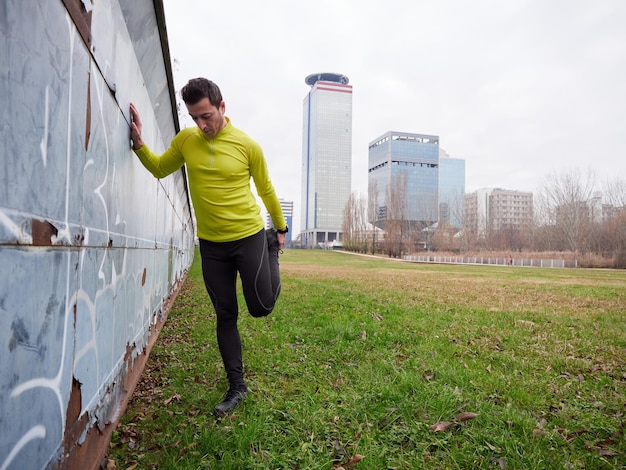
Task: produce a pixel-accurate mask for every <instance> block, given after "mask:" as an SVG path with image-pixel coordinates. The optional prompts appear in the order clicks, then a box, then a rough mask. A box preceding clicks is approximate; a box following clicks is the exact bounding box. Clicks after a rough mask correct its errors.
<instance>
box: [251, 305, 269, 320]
mask: <svg viewBox="0 0 626 470" xmlns="http://www.w3.org/2000/svg"><path fill="white" fill-rule="evenodd" d="M273 309H274V307H272V308H270V309H267V308H263V307H257V308H255V309H250V315H252V316H253V317H254V318H261V317H266V316H268V315H269V314H270V313H272V310H273Z"/></svg>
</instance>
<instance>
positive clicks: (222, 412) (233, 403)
mask: <svg viewBox="0 0 626 470" xmlns="http://www.w3.org/2000/svg"><path fill="white" fill-rule="evenodd" d="M247 394H248V390H246V389H232V388H231V389H229V390H228V392H226V395H224V398H222V401H221V402H220V403H219V404H218V405H217V406H216V407H215V409H214V410H213V413H215V416H217V417H218V418H222V417H224V416H226V415H227V414H228V413H230V412H231V411H233V410H234V409H235V408H237V406H238V405H239V403H241V402H242V401H243V399H244V398H246V395H247Z"/></svg>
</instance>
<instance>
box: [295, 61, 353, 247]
mask: <svg viewBox="0 0 626 470" xmlns="http://www.w3.org/2000/svg"><path fill="white" fill-rule="evenodd" d="M305 83H306V84H307V85H309V86H311V90H310V91H309V93H308V94H307V96H306V97H305V99H304V106H303V112H304V118H303V128H302V214H301V217H302V219H301V228H300V229H301V243H302V245H303V246H308V247H313V246H329V245H340V244H341V243H342V242H343V234H342V224H343V210H344V207H345V205H346V202H347V201H348V199H349V198H350V191H351V182H352V181H351V179H352V86H350V85H348V77H346V76H345V75H341V74H335V73H320V74H313V75H309V76H308V77H306V79H305Z"/></svg>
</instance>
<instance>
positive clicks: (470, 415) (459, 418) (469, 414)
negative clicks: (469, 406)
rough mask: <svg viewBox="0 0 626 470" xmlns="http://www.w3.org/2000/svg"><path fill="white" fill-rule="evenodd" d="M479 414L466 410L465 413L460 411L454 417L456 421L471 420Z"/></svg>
mask: <svg viewBox="0 0 626 470" xmlns="http://www.w3.org/2000/svg"><path fill="white" fill-rule="evenodd" d="M476 416H478V415H477V414H476V413H472V412H471V411H464V412H463V413H459V414H458V415H456V416H455V417H454V419H455V420H456V421H460V422H464V421H469V420H471V419H474V418H476Z"/></svg>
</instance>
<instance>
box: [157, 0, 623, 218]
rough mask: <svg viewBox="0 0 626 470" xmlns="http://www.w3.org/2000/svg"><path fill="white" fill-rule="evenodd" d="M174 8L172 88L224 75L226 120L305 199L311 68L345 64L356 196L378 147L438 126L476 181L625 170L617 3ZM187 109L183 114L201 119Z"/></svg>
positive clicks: (279, 2)
mask: <svg viewBox="0 0 626 470" xmlns="http://www.w3.org/2000/svg"><path fill="white" fill-rule="evenodd" d="M164 7H165V14H166V21H167V32H168V39H169V44H170V50H171V56H172V58H173V59H175V60H176V62H177V65H176V66H175V67H174V69H175V70H174V79H175V84H176V88H177V89H180V88H181V87H182V85H184V83H186V81H187V80H188V79H190V78H193V77H196V76H207V77H208V78H211V79H212V80H214V81H215V82H216V83H218V84H219V85H220V87H221V88H222V92H223V94H224V99H225V102H226V114H227V116H229V117H230V118H231V119H232V122H233V124H234V125H235V126H237V127H239V128H241V129H243V130H244V131H245V132H247V133H249V134H250V135H251V136H252V137H253V138H254V139H256V140H257V141H259V143H260V144H261V145H262V147H263V149H264V151H265V154H266V158H267V161H268V166H269V169H270V174H271V176H272V180H273V182H274V185H275V187H276V190H277V193H278V195H279V197H283V198H285V199H290V200H294V205H295V207H296V208H300V207H301V202H300V197H301V195H300V178H299V174H300V166H301V145H302V135H301V134H302V132H301V128H302V96H303V95H304V94H305V93H306V91H307V88H308V87H307V85H306V84H305V83H304V82H303V80H302V77H304V76H306V75H307V74H310V73H312V72H316V71H330V72H341V73H343V74H346V75H347V76H348V77H350V83H351V84H352V85H353V86H354V90H355V92H354V98H353V116H354V119H353V141H352V147H353V160H352V169H353V172H352V183H353V184H352V189H353V190H354V191H356V192H358V193H362V194H365V193H366V192H367V152H368V143H369V142H370V141H371V140H372V139H373V138H375V137H376V136H378V135H381V134H382V133H383V132H386V131H387V130H390V129H391V130H394V131H399V132H423V133H427V134H434V135H439V136H440V138H441V141H440V146H441V147H443V148H444V149H445V150H446V151H447V152H448V153H449V154H450V155H451V156H452V157H454V158H462V159H464V160H465V161H466V191H467V192H471V191H474V190H476V189H479V188H484V187H502V188H508V189H513V190H520V191H533V192H534V191H536V190H537V189H538V185H539V183H540V182H541V180H542V179H544V178H547V177H549V176H550V175H551V174H552V173H554V172H559V173H562V172H566V171H568V170H569V169H572V168H574V169H578V170H580V171H581V172H584V173H588V172H590V171H592V169H593V171H594V172H595V173H596V176H597V180H598V183H602V182H603V181H604V180H605V179H606V178H611V177H626V158H625V157H626V109H625V108H624V107H623V105H622V103H624V102H626V87H624V86H623V83H626V29H625V28H623V24H624V23H626V2H623V1H621V0H605V1H602V2H596V3H590V2H574V3H572V2H569V1H566V0H555V1H553V2H549V3H548V4H546V3H545V2H540V1H538V0H512V1H510V2H498V3H494V2H490V1H486V0H478V1H476V2H472V3H467V2H462V1H453V0H444V1H442V2H423V1H417V2H409V3H407V2H402V1H400V0H390V1H389V2H386V3H385V5H384V7H383V8H381V7H380V6H379V5H378V3H376V4H374V3H373V2H369V1H368V0H365V1H359V2H356V1H353V0H346V1H345V2H331V1H326V0H322V1H321V3H319V4H318V7H317V8H315V9H312V10H311V11H309V12H308V16H307V20H306V21H302V15H301V11H300V8H299V6H298V5H297V4H293V2H289V1H286V0H274V1H272V2H271V4H269V5H267V4H259V3H258V2H252V1H246V0H244V1H242V2H237V3H233V2H230V3H229V2H224V3H220V4H215V5H214V4H209V3H206V2H202V1H193V0H189V1H187V2H175V1H172V0H165V2H164ZM370 7H371V8H370ZM538 12H541V14H538ZM207 18H222V19H224V20H223V21H216V22H212V23H215V24H212V27H211V37H210V38H206V37H204V35H203V32H204V31H205V29H206V24H207ZM231 18H237V21H234V20H230V19H231ZM416 25H419V27H416ZM373 28H375V31H376V34H372V31H373V30H374V29H373ZM286 37H287V38H289V40H288V41H286V40H285V39H284V38H286ZM381 37H384V38H385V41H381V40H380V38H381ZM220 38H221V39H220ZM214 46H216V47H214ZM207 51H208V52H207ZM235 58H237V60H235ZM182 111H183V112H182V118H183V119H181V122H182V124H183V125H193V123H192V122H190V120H189V119H188V117H186V113H185V112H184V105H183V106H182ZM297 210H299V209H297ZM295 219H296V221H295V222H294V223H295V224H299V215H296V216H295ZM296 229H297V227H296Z"/></svg>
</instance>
